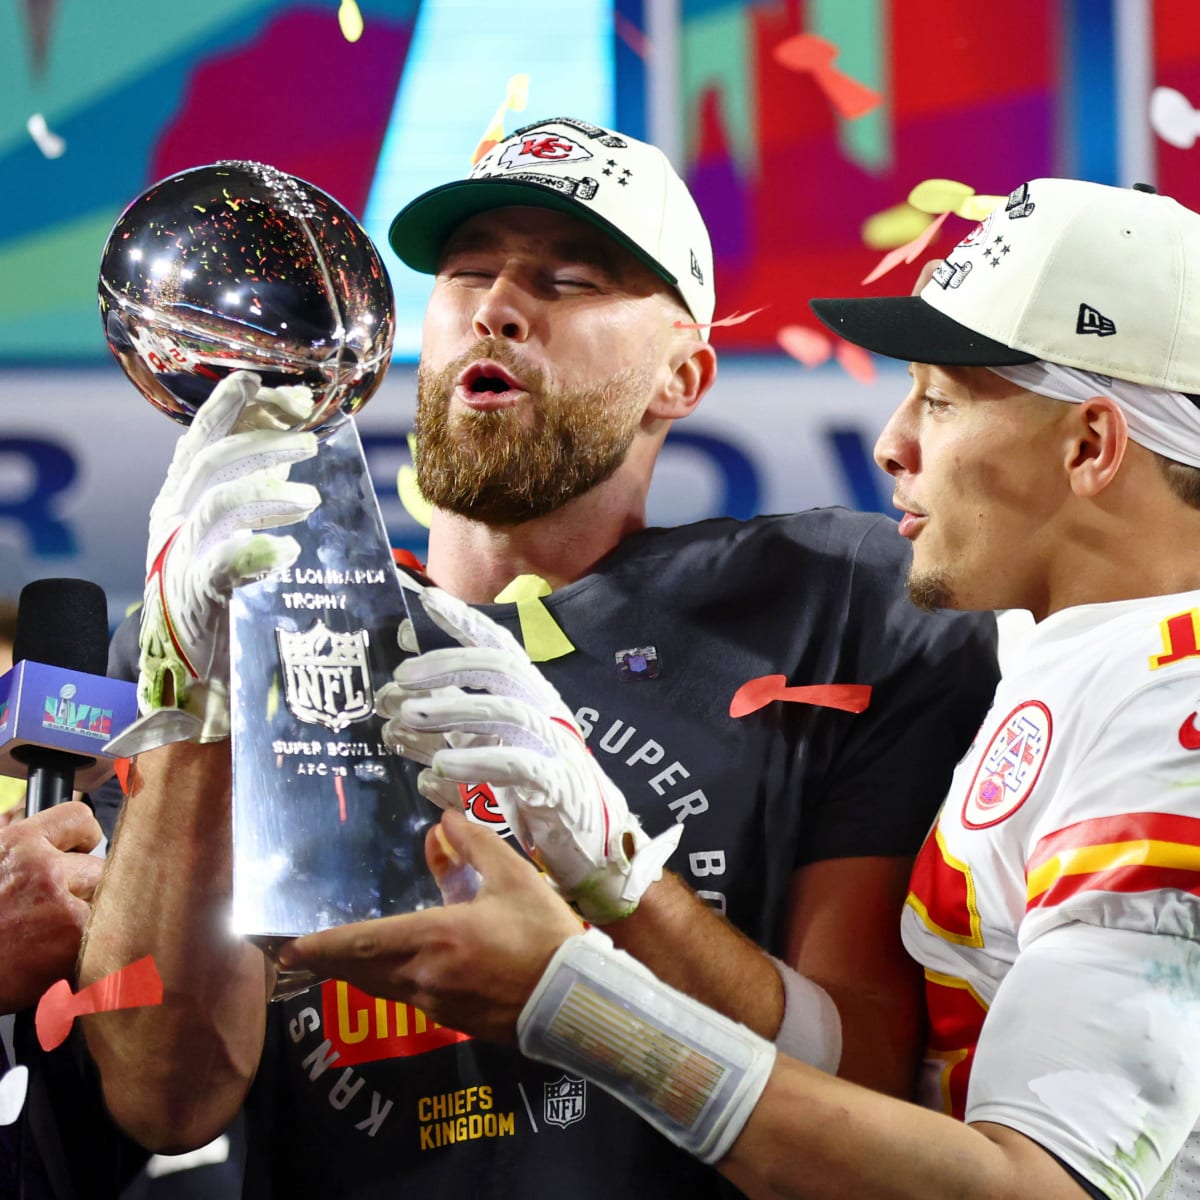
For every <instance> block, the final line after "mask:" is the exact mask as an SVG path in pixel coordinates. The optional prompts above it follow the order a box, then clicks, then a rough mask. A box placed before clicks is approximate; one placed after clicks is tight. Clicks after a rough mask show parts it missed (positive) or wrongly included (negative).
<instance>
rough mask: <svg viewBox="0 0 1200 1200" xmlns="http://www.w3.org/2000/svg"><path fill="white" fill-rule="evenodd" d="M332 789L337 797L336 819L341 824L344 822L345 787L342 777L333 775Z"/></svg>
mask: <svg viewBox="0 0 1200 1200" xmlns="http://www.w3.org/2000/svg"><path fill="white" fill-rule="evenodd" d="M333 790H334V791H335V792H336V793H337V798H338V820H339V821H341V823H342V824H343V825H345V823H346V787H345V784H343V783H342V777H341V776H340V775H335V776H334V777H333Z"/></svg>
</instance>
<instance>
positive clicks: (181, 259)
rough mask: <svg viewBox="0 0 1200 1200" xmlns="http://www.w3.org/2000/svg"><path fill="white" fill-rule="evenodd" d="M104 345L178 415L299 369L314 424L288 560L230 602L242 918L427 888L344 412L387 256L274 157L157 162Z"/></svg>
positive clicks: (386, 613) (300, 475) (353, 403)
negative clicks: (390, 704)
mask: <svg viewBox="0 0 1200 1200" xmlns="http://www.w3.org/2000/svg"><path fill="white" fill-rule="evenodd" d="M99 301H100V315H101V319H102V321H103V323H104V334H105V338H106V340H107V341H108V344H109V348H110V349H111V350H112V353H113V355H114V357H115V358H116V359H117V361H118V362H119V363H120V365H121V367H122V369H123V370H124V371H125V373H126V374H127V375H128V376H129V378H130V380H131V381H132V382H133V383H134V384H135V385H136V386H137V388H138V389H139V390H140V391H141V392H142V394H143V395H144V396H145V397H146V398H147V399H148V400H149V401H150V402H151V403H152V404H153V405H154V406H155V407H156V408H157V409H159V410H160V411H162V412H164V413H165V414H166V415H168V416H169V417H171V418H172V419H173V420H176V421H178V422H180V423H181V424H184V425H186V424H189V423H190V422H191V420H192V418H193V417H194V416H195V414H196V412H197V411H198V410H199V408H200V407H201V406H202V405H203V404H204V403H205V402H206V401H207V399H208V397H209V395H210V393H211V392H212V390H213V388H214V387H215V385H216V384H217V383H218V382H219V381H220V380H221V379H223V378H224V377H225V376H227V375H228V374H230V373H231V372H233V371H238V370H250V371H254V372H255V373H256V374H257V375H258V376H259V378H260V380H261V381H262V383H263V384H264V385H266V386H271V387H277V386H279V385H283V384H303V385H304V386H305V387H307V388H308V389H309V393H310V395H311V397H312V400H313V409H312V413H311V415H310V416H309V417H307V418H306V419H304V422H303V424H302V425H300V426H298V427H300V428H305V429H311V430H314V431H315V432H316V433H317V436H318V438H320V439H321V440H320V446H319V449H318V452H317V454H316V456H315V458H312V459H310V460H308V461H306V462H302V463H298V464H295V465H294V466H293V467H292V470H291V478H292V479H293V480H297V481H300V482H306V483H311V484H313V485H314V486H315V487H316V488H317V490H318V491H319V492H320V494H321V497H322V500H321V504H320V506H319V507H318V508H317V510H316V511H315V512H314V513H313V515H312V516H310V517H309V519H308V520H307V521H306V522H305V523H304V524H303V525H299V526H296V525H293V526H289V527H288V528H287V529H286V531H285V532H287V533H288V534H290V535H291V536H293V537H295V538H296V540H297V541H298V542H299V543H300V545H301V553H300V557H299V559H298V560H297V561H296V562H295V563H294V564H293V566H292V567H290V568H288V569H287V570H286V571H282V572H280V573H278V574H277V575H276V576H273V577H271V578H268V579H265V580H263V581H260V582H258V583H255V584H252V585H249V586H247V587H244V588H239V589H236V590H235V592H234V594H233V597H232V600H231V604H230V622H231V641H232V651H231V664H230V665H231V672H230V675H231V686H232V696H231V720H232V739H233V757H234V781H233V792H234V794H233V823H234V824H233V857H234V865H233V874H234V881H233V882H234V921H235V928H236V930H237V932H239V933H241V934H245V935H247V936H251V937H254V938H255V940H257V941H258V942H259V943H260V944H262V945H263V946H264V948H265V949H267V950H268V952H270V951H271V950H272V948H273V947H275V946H276V945H278V943H279V941H280V940H282V939H283V938H287V937H292V936H296V935H298V934H302V933H308V932H312V931H315V930H318V929H323V928H327V927H329V926H331V925H337V924H342V923H346V922H350V921H357V920H362V919H364V918H367V917H378V916H381V915H384V914H387V913H394V912H404V911H409V910H412V909H416V908H422V907H424V906H426V905H428V904H433V903H438V902H440V896H439V893H438V890H437V886H436V884H435V883H434V881H433V878H432V876H431V875H430V874H429V872H428V870H427V868H426V866H425V860H424V831H425V829H426V827H427V826H428V825H430V824H431V823H432V821H433V820H434V818H435V816H436V815H437V813H436V810H435V809H434V808H433V806H432V805H431V804H430V803H429V802H428V801H426V800H424V799H423V798H422V797H421V796H420V795H419V794H418V792H417V790H416V787H415V779H416V773H417V768H416V767H415V765H413V764H410V763H406V762H405V761H404V760H403V759H400V758H398V757H395V756H393V755H391V754H389V753H388V752H387V750H386V747H384V746H383V745H382V743H381V740H380V728H381V722H380V720H379V718H378V717H377V716H376V715H375V713H374V708H373V697H374V693H375V689H376V688H378V687H380V686H381V685H382V684H384V683H386V682H387V681H388V680H389V679H390V678H391V672H392V670H393V668H394V667H395V666H396V665H397V663H398V662H399V660H400V657H401V651H400V648H399V645H398V643H397V640H396V632H397V627H398V625H399V623H400V621H401V620H402V619H403V618H404V616H405V604H404V599H403V592H402V589H401V586H400V582H399V579H398V578H397V576H396V573H395V569H394V567H393V564H392V556H391V549H390V546H389V544H388V538H387V533H386V529H385V527H384V524H383V519H382V516H381V514H380V511H379V505H378V501H377V500H376V497H375V493H374V491H373V490H372V487H371V483H370V478H369V474H368V470H367V463H366V460H365V457H364V455H363V452H362V445H361V443H360V441H359V438H358V433H357V431H356V429H355V428H354V424H353V421H352V420H351V417H352V415H353V414H354V413H355V412H357V411H358V409H359V408H360V407H361V406H362V405H363V404H365V403H366V402H367V400H369V399H370V397H371V395H372V394H373V393H374V391H375V390H376V388H377V387H378V385H379V383H380V381H381V380H382V378H383V374H384V372H385V371H386V369H387V366H388V363H389V361H390V358H391V349H392V338H393V334H394V330H395V317H394V314H393V311H392V290H391V284H390V282H389V280H388V277H387V271H386V269H385V268H384V265H383V262H382V260H381V259H380V257H379V253H378V251H377V250H376V248H375V246H374V245H373V244H372V242H371V240H370V238H369V237H368V236H367V234H366V233H365V231H364V230H363V229H362V227H361V226H360V225H359V224H358V222H357V221H356V220H355V219H354V217H353V216H352V215H351V214H350V213H349V212H347V211H346V209H344V208H343V207H342V206H341V205H340V204H338V202H337V201H336V200H334V199H333V198H332V197H331V196H328V195H327V194H326V193H324V192H322V191H321V190H320V189H318V188H316V187H314V186H313V185H312V184H310V183H307V182H305V181H304V180H302V179H298V178H296V177H295V176H292V175H288V174H286V173H285V172H282V171H279V170H277V169H276V168H274V167H271V166H267V165H265V164H262V163H252V162H221V163H215V164H213V165H211V166H206V167H196V168H194V169H192V170H189V171H183V172H180V173H179V174H177V175H172V176H170V177H169V178H167V179H164V180H161V181H159V182H158V183H156V184H154V185H153V186H152V187H150V188H148V189H147V190H146V191H145V192H143V193H142V195H140V196H139V197H137V198H136V199H135V200H134V201H133V202H132V203H130V204H129V206H128V207H127V208H126V209H125V211H124V212H123V213H122V214H121V216H120V217H119V218H118V220H117V223H116V225H115V226H114V227H113V230H112V233H111V234H110V235H109V238H108V241H107V242H106V244H105V247H104V251H103V253H102V256H101V264H100V280H99Z"/></svg>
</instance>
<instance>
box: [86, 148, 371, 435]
mask: <svg viewBox="0 0 1200 1200" xmlns="http://www.w3.org/2000/svg"><path fill="white" fill-rule="evenodd" d="M99 290H100V315H101V318H102V319H103V322H104V334H105V337H106V338H107V339H108V345H109V348H110V349H111V350H112V352H113V354H114V355H115V356H116V358H117V361H118V362H119V363H120V364H121V366H122V367H123V368H124V370H125V373H126V374H127V375H128V376H129V378H130V379H131V380H133V382H134V383H135V384H136V385H137V387H138V388H139V389H140V391H141V392H142V393H143V395H145V396H146V398H147V399H148V400H150V401H151V403H153V404H154V405H156V406H157V407H158V408H160V409H162V410H163V412H165V413H167V414H168V415H169V416H171V417H173V418H174V419H175V420H177V421H180V422H181V423H183V424H185V425H186V424H187V423H188V422H190V421H191V419H192V417H193V416H194V415H195V413H196V410H197V409H198V408H199V407H200V406H201V405H202V404H203V403H204V401H205V400H206V399H207V398H208V396H209V394H210V392H211V391H212V389H213V387H214V386H215V385H216V384H217V383H218V382H219V381H220V380H222V379H224V378H225V376H226V375H229V374H231V373H232V372H234V371H241V370H250V371H254V372H256V373H257V374H258V375H260V376H261V377H262V380H263V383H264V384H265V385H267V386H272V387H274V386H279V385H280V384H297V383H301V384H305V385H307V386H308V387H310V388H311V389H312V392H313V397H314V400H315V405H314V410H313V415H312V417H311V418H310V419H309V420H307V421H305V422H304V424H303V428H305V429H315V430H318V431H321V432H325V431H328V430H330V429H331V428H333V427H335V426H337V425H338V424H340V423H341V422H342V421H343V420H344V419H345V418H346V417H347V416H350V415H352V414H353V413H355V412H357V411H358V409H359V408H361V407H362V406H363V404H365V403H366V401H367V400H368V399H369V398H370V396H371V394H372V393H373V392H374V391H375V389H376V388H377V387H378V385H379V383H380V381H381V380H382V379H383V375H384V372H385V371H386V370H387V365H388V362H389V360H390V358H391V353H392V337H393V334H394V332H395V317H394V314H393V304H392V287H391V282H390V281H389V279H388V276H387V270H386V269H385V267H384V265H383V261H382V259H381V258H380V257H379V252H378V251H377V250H376V249H375V246H374V245H373V243H372V242H371V239H370V238H369V237H368V236H367V234H366V232H365V231H364V230H363V229H362V227H361V226H360V225H359V224H358V222H357V221H356V220H355V219H354V218H353V217H352V216H351V215H350V213H348V212H347V211H346V209H344V208H343V207H342V206H341V205H340V204H338V202H337V201H336V200H334V199H333V198H332V197H331V196H328V195H326V194H325V193H324V192H322V191H320V190H319V189H318V188H315V187H313V185H312V184H310V183H306V182H305V181H304V180H302V179H297V178H296V177H295V176H294V175H288V174H285V173H284V172H283V171H279V170H277V169H276V168H274V167H269V166H265V165H264V164H262V163H253V162H219V163H214V164H213V165H212V166H206V167H196V168H194V169H193V170H190V171H182V172H180V173H179V174H178V175H172V176H170V177H169V178H167V179H164V180H162V181H161V182H159V183H156V184H155V185H154V186H153V187H151V188H149V189H148V190H146V191H145V192H143V193H142V194H141V195H140V196H139V197H138V198H137V199H136V200H134V201H133V203H132V204H130V205H129V207H128V208H127V209H126V210H125V211H124V212H123V213H122V214H121V217H120V219H119V220H118V221H117V223H116V225H115V226H114V227H113V231H112V233H110V234H109V236H108V241H107V242H106V243H105V246H104V253H103V255H102V257H101V261H100V289H99Z"/></svg>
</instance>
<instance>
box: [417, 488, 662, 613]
mask: <svg viewBox="0 0 1200 1200" xmlns="http://www.w3.org/2000/svg"><path fill="white" fill-rule="evenodd" d="M610 482H611V481H610ZM630 499H631V498H630V497H628V496H625V497H624V498H623V500H620V499H619V498H618V496H617V495H615V494H613V492H612V491H611V490H610V489H609V488H608V487H607V485H601V486H600V487H599V488H593V489H592V491H590V492H588V493H587V495H585V496H578V497H576V498H575V499H574V500H572V501H570V502H569V503H568V504H565V505H564V506H563V507H562V508H560V509H558V510H557V511H556V512H553V513H549V514H547V515H546V516H544V517H538V518H537V519H536V520H532V521H525V522H523V523H522V524H520V525H487V524H485V523H483V522H482V521H475V520H472V519H470V518H468V517H461V516H458V515H456V514H455V513H450V512H445V511H444V510H441V509H435V510H434V513H433V518H432V521H431V523H430V527H429V561H428V564H427V565H428V571H429V576H430V578H431V579H433V581H434V582H435V583H436V584H437V585H438V586H439V587H442V588H445V589H446V591H448V592H450V593H452V594H453V595H455V596H458V597H459V599H461V600H466V601H468V602H469V603H471V604H489V603H491V602H492V601H493V600H494V599H495V598H496V596H497V594H498V593H499V592H500V591H502V590H503V589H504V588H505V587H506V586H507V585H508V584H509V583H511V582H512V580H513V579H515V578H516V577H517V576H518V575H539V576H541V578H543V579H544V580H545V581H546V582H547V583H548V584H549V585H550V586H551V588H560V587H563V586H564V585H565V584H568V583H573V582H574V581H575V580H576V579H580V578H582V577H583V576H584V575H586V574H587V573H588V572H589V571H590V570H591V569H592V567H594V566H595V564H596V563H598V562H599V561H600V560H601V559H602V558H604V556H605V555H607V554H609V553H610V552H611V551H612V550H614V549H615V548H616V547H617V546H618V545H619V544H620V542H621V541H622V539H624V538H626V537H628V536H629V534H631V533H634V532H635V531H637V530H639V529H643V528H645V525H646V511H645V496H644V494H642V495H641V496H639V497H638V498H637V502H636V503H629V502H628V501H629V500H630Z"/></svg>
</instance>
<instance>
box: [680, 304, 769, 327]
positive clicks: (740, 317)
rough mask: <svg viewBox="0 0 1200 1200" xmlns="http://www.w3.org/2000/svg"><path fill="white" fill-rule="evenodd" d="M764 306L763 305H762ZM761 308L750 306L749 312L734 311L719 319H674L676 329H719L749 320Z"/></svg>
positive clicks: (760, 310)
mask: <svg viewBox="0 0 1200 1200" xmlns="http://www.w3.org/2000/svg"><path fill="white" fill-rule="evenodd" d="M764 307H765V306H764ZM762 311H763V310H762V309H761V308H752V309H751V310H750V311H749V312H745V313H734V314H733V316H731V317H722V318H721V319H720V320H719V321H706V322H700V323H697V322H695V321H676V322H675V328H676V329H720V328H721V327H722V326H727V325H741V324H742V323H743V322H745V321H748V320H750V318H751V317H756V316H758V314H759V313H760V312H762Z"/></svg>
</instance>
